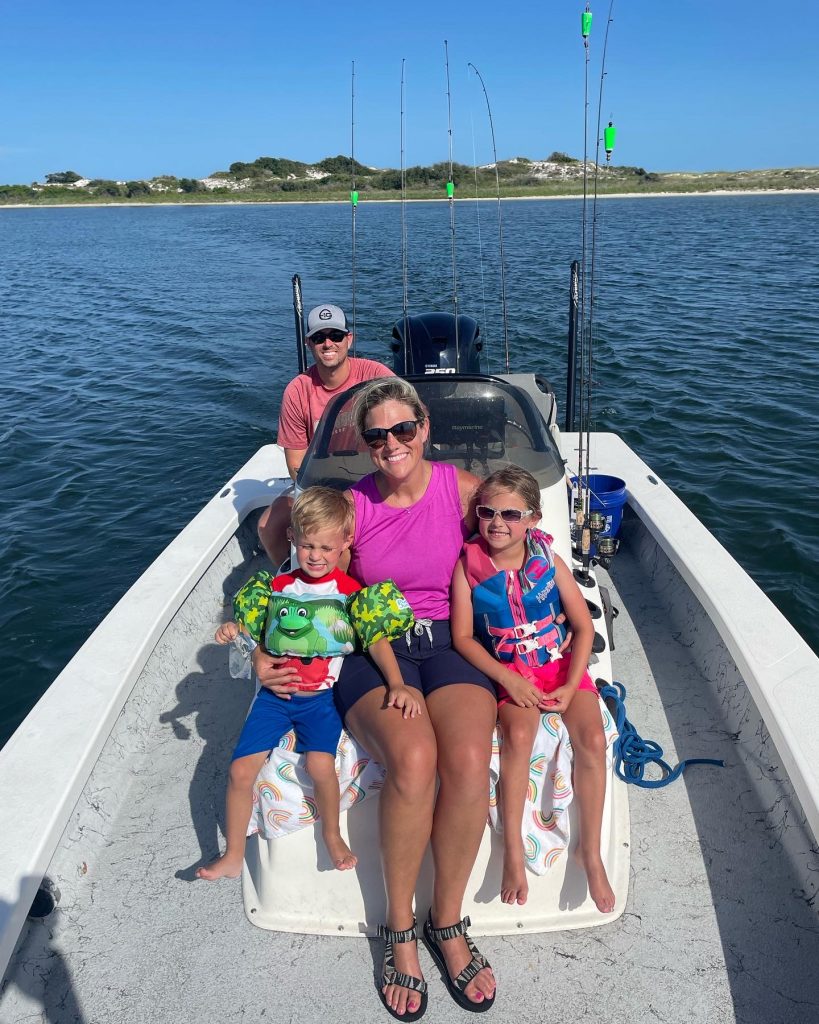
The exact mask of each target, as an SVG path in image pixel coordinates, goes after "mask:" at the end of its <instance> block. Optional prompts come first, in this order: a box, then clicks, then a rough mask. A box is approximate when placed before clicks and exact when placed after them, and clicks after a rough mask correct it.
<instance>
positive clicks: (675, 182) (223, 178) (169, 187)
mask: <svg viewBox="0 0 819 1024" xmlns="http://www.w3.org/2000/svg"><path fill="white" fill-rule="evenodd" d="M353 175H354V176H355V187H356V189H357V191H358V193H359V197H360V199H361V200H367V199H370V200H386V199H399V198H400V197H401V194H402V175H401V172H400V171H399V170H396V169H395V168H385V169H378V168H374V167H367V166H366V165H364V164H361V163H358V161H355V163H353V161H352V160H351V159H350V157H347V156H332V157H326V158H325V159H324V160H320V161H319V162H318V163H316V164H307V163H303V162H302V161H299V160H290V159H287V158H285V157H271V156H261V157H259V158H258V159H256V160H254V161H252V162H249V163H248V162H243V161H237V162H235V163H232V164H231V165H230V166H229V168H228V169H227V170H226V171H214V172H213V173H212V174H210V175H208V176H207V177H206V178H201V179H199V178H177V177H174V176H173V175H160V176H158V177H155V178H151V179H150V180H149V181H111V180H108V179H100V178H94V179H90V180H89V179H87V178H83V177H82V176H81V175H80V174H78V173H77V172H76V171H55V172H51V173H49V174H47V175H46V176H45V182H44V183H37V182H35V183H33V184H32V185H0V205H3V204H5V205H12V204H20V203H23V204H26V205H37V206H49V205H57V204H64V203H72V204H78V205H81V204H83V203H95V204H96V203H128V202H138V203H146V202H147V203H168V202H173V203H179V202H213V203H219V202H277V201H278V202H288V201H293V200H299V201H306V202H309V201H345V200H346V201H349V197H350V188H351V185H352V181H353ZM496 175H497V178H496ZM448 178H449V164H448V163H445V162H441V163H436V164H432V165H431V166H429V167H422V166H413V167H408V168H406V169H405V170H404V175H403V191H404V192H405V194H406V196H407V198H408V199H444V198H446V183H447V180H448ZM594 179H595V174H594V165H591V167H588V168H587V169H586V180H585V186H586V188H587V189H588V190H589V191H590V192H591V191H593V190H594V189H595V188H596V191H597V193H598V194H599V195H607V194H629V195H642V194H646V193H667V192H676V193H695V192H711V191H742V190H766V191H777V190H778V191H781V190H783V189H819V168H815V167H813V168H789V169H781V170H764V171H707V172H703V173H695V172H682V171H677V172H657V171H646V170H645V168H643V167H623V166H616V165H609V164H601V165H600V168H599V171H598V173H597V180H596V182H595V180H594ZM452 180H453V181H454V183H455V186H456V189H457V192H456V195H458V196H459V197H460V198H462V199H465V198H474V197H475V196H478V197H479V198H486V199H489V198H494V197H495V196H496V195H497V182H499V183H500V192H501V195H502V196H503V197H505V198H510V199H511V198H525V197H528V198H536V197H538V196H543V197H552V196H578V195H582V194H583V190H584V170H583V165H582V162H581V161H580V160H578V159H576V158H575V157H572V156H569V155H568V154H566V153H561V152H554V153H552V154H551V155H550V156H549V157H547V158H546V159H545V160H531V159H529V158H528V157H520V156H519V157H514V158H512V159H510V160H501V161H499V162H498V165H497V170H496V168H495V165H494V164H490V165H486V166H483V167H471V166H469V165H467V164H459V163H455V164H453V166H452Z"/></svg>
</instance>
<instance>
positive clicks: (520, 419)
mask: <svg viewBox="0 0 819 1024" xmlns="http://www.w3.org/2000/svg"><path fill="white" fill-rule="evenodd" d="M406 379H407V380H409V381H410V382H411V383H412V384H413V385H414V387H415V388H416V390H417V391H418V394H419V395H420V397H421V401H422V402H423V403H424V405H425V406H426V407H427V409H428V410H429V418H430V440H429V450H428V452H427V456H428V458H430V459H431V460H433V461H436V462H437V461H444V462H451V463H453V464H454V465H456V466H459V467H460V468H462V469H465V470H468V471H469V472H471V473H474V474H475V475H476V476H482V477H483V476H488V475H489V474H490V473H492V472H493V471H494V470H496V469H500V467H501V466H507V465H509V464H510V463H514V464H515V465H517V466H522V467H523V468H524V469H528V470H529V472H530V473H532V475H533V476H534V477H535V478H536V479H537V481H538V483H539V484H540V487H541V490H545V489H546V488H548V487H550V486H552V485H553V484H555V483H557V482H559V481H562V479H563V475H564V470H563V460H562V458H561V456H560V453H559V451H558V449H557V445H556V444H555V441H554V438H553V436H552V433H551V431H550V429H549V426H548V424H547V423H546V421H545V420H544V418H543V414H542V412H541V410H539V409H538V407H537V405H536V404H535V401H534V399H533V397H532V396H531V394H529V392H528V391H527V390H525V389H524V388H522V387H520V386H519V385H517V384H512V383H510V382H509V381H506V380H504V379H502V378H500V377H491V376H487V375H484V374H468V375H465V374H459V375H457V376H449V375H447V376H439V375H437V374H426V375H424V376H409V377H407V378H406ZM364 386H365V385H363V384H362V385H357V386H356V387H355V388H351V389H350V390H349V391H346V392H344V393H343V394H341V395H338V396H336V398H334V399H333V400H332V402H331V403H330V404H329V405H328V407H327V409H326V410H325V413H324V415H323V416H322V419H321V422H320V423H319V426H318V429H317V430H316V434H315V436H314V438H313V441H312V442H311V444H310V447H309V449H308V451H307V455H306V457H305V459H304V462H303V463H302V467H301V470H300V472H299V476H298V486H299V488H305V487H310V486H313V485H315V484H322V485H324V486H326V487H338V488H347V487H349V486H351V484H354V483H356V481H358V480H360V479H361V477H362V476H364V475H365V474H366V473H370V472H372V468H373V467H372V462H371V460H370V456H369V453H368V450H367V446H366V445H365V444H364V442H363V441H362V440H361V438H360V437H359V436H358V433H357V431H356V429H355V424H354V423H353V419H352V407H353V402H354V400H355V395H356V392H357V391H359V390H360V389H361V388H362V387H364Z"/></svg>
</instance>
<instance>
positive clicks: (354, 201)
mask: <svg viewBox="0 0 819 1024" xmlns="http://www.w3.org/2000/svg"><path fill="white" fill-rule="evenodd" d="M350 170H351V172H352V187H351V189H350V207H351V209H352V214H353V221H352V259H353V280H352V287H353V355H355V346H356V341H357V331H356V305H355V257H356V253H355V214H356V210H357V209H358V191H357V189H356V187H355V61H353V67H352V79H351V83H350Z"/></svg>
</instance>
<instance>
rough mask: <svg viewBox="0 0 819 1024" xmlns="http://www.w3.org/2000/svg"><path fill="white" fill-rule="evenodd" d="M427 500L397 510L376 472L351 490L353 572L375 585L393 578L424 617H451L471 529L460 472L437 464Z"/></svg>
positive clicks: (442, 463) (434, 464)
mask: <svg viewBox="0 0 819 1024" xmlns="http://www.w3.org/2000/svg"><path fill="white" fill-rule="evenodd" d="M431 465H432V476H431V477H430V480H429V485H428V486H427V489H426V492H425V493H424V496H423V497H422V498H421V499H420V500H419V501H417V502H416V503H415V504H414V505H411V506H410V507H409V508H393V507H392V506H390V505H387V504H386V503H385V502H384V499H383V498H382V497H381V495H380V494H379V492H378V488H377V487H376V484H375V479H374V476H373V474H370V475H369V476H365V477H364V478H363V479H362V480H359V482H358V483H357V484H354V485H353V486H352V488H351V491H352V495H353V501H354V502H355V539H354V540H353V555H352V559H351V561H350V568H349V573H350V575H351V576H352V577H353V578H354V579H357V580H359V581H360V582H361V583H364V584H365V585H367V586H369V585H370V584H372V583H378V582H379V581H380V580H384V579H393V580H395V583H396V585H397V587H398V589H399V590H400V591H401V592H402V593H403V594H404V596H405V597H406V599H407V601H409V604H410V607H411V608H412V610H413V612H414V613H415V616H416V618H419V619H448V618H449V585H450V583H451V581H452V570H453V569H454V568H455V563H456V562H457V561H458V556H459V555H460V553H461V548H462V546H463V542H464V541H465V540H466V538H467V537H468V536H469V530H468V528H467V526H466V523H465V522H464V518H463V513H462V512H461V498H460V494H459V493H458V471H457V469H456V468H455V467H454V466H450V465H449V464H448V463H446V462H433V463H432V464H431Z"/></svg>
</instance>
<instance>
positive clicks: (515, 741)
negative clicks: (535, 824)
mask: <svg viewBox="0 0 819 1024" xmlns="http://www.w3.org/2000/svg"><path fill="white" fill-rule="evenodd" d="M498 718H499V719H500V723H501V728H502V730H503V738H502V743H501V751H500V805H501V820H502V822H503V880H502V881H501V901H502V902H503V903H509V904H515V903H518V904H522V903H525V902H526V899H527V897H528V895H529V883H528V882H527V880H526V863H525V856H524V849H523V836H522V835H521V828H522V825H523V808H524V806H525V804H526V793H527V789H528V786H529V765H530V763H531V760H532V747H533V745H534V742H535V735H536V733H537V729H538V725H539V724H540V712H539V711H538V709H537V708H521V707H518V705H517V704H512V703H508V704H501V705H500V706H499V707H498Z"/></svg>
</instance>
